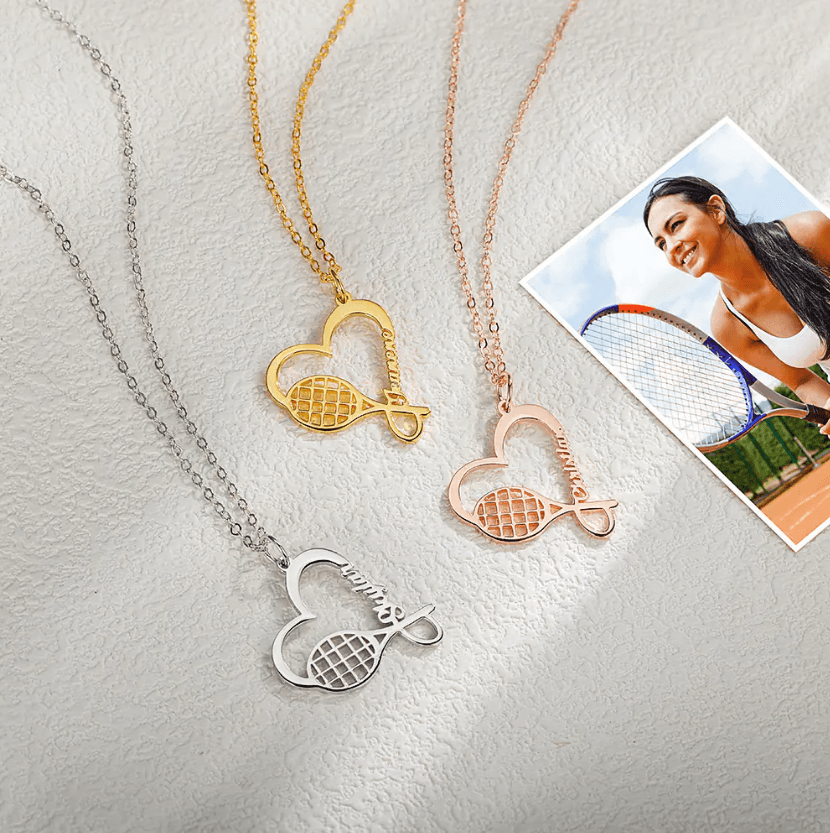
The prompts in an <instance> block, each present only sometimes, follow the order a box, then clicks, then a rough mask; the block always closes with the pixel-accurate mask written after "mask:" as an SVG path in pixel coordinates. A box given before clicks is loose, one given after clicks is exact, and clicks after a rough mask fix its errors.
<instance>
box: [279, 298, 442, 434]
mask: <svg viewBox="0 0 830 833" xmlns="http://www.w3.org/2000/svg"><path fill="white" fill-rule="evenodd" d="M355 315H359V316H363V317H364V318H369V319H371V320H372V321H374V322H375V323H376V324H377V325H378V326H379V327H380V331H381V338H382V340H383V345H384V359H385V363H386V375H387V379H388V381H389V387H388V388H384V389H383V395H384V398H385V399H386V401H385V402H378V401H376V400H374V399H371V398H370V397H368V396H365V395H364V394H362V393H360V391H357V389H356V388H355V387H354V385H352V384H351V383H350V382H347V381H346V380H344V379H340V378H339V377H337V376H330V377H328V378H330V379H332V380H336V381H337V382H338V383H342V384H345V385H348V386H349V387H350V388H352V389H353V390H355V391H356V393H357V394H358V396H359V397H361V398H362V400H363V402H361V403H359V404H361V405H362V404H363V403H366V404H368V406H369V407H367V408H365V409H363V410H361V411H359V412H358V413H357V414H356V415H354V416H353V417H350V418H349V420H348V421H347V422H346V423H345V424H344V425H322V424H321V425H319V426H318V425H309V424H308V423H307V422H303V421H301V420H300V419H298V417H297V415H296V413H295V412H294V411H293V410H292V408H291V405H290V402H289V398H288V395H287V394H286V393H285V392H283V390H282V389H281V388H280V386H279V373H280V370H281V369H282V366H283V365H284V364H285V363H286V362H287V361H288V360H289V359H291V358H293V357H294V356H298V355H300V354H302V353H312V354H317V355H322V356H325V357H326V358H331V357H332V351H331V339H332V336H333V334H334V331H335V330H336V329H337V328H338V327H339V326H340V324H342V323H343V322H344V321H345V320H346V319H348V318H351V317H352V316H355ZM265 386H266V387H267V388H268V393H269V394H270V395H271V398H272V399H273V400H274V401H275V402H276V403H277V404H278V405H280V406H281V407H282V408H284V409H285V410H286V411H287V412H288V414H289V415H290V416H291V418H292V419H293V420H294V421H295V422H296V423H297V424H298V425H302V426H303V428H308V429H309V430H311V431H320V432H323V433H330V432H333V431H342V430H343V429H345V428H348V427H350V426H351V425H352V424H353V423H354V422H357V421H358V420H359V419H362V418H363V417H365V416H369V415H370V414H376V413H382V414H384V416H385V417H386V422H387V423H388V425H389V428H390V430H391V431H392V433H393V434H394V435H395V436H396V437H397V438H398V439H399V440H401V442H405V443H414V442H417V441H418V440H419V439H420V437H421V434H422V433H423V430H424V420H425V419H426V418H427V417H428V416H429V415H430V414H431V411H430V409H429V408H427V407H426V406H423V405H410V404H409V401H408V400H407V398H406V396H405V395H404V394H403V392H402V391H401V389H400V372H399V370H398V354H397V349H396V347H395V328H394V327H393V326H392V320H391V319H390V318H389V315H388V314H387V312H386V310H384V309H383V307H381V306H380V305H379V304H376V303H375V302H374V301H364V300H355V299H354V298H350V299H349V300H348V301H346V302H344V303H342V304H338V305H337V306H336V307H335V308H334V310H333V311H332V313H331V315H329V317H328V318H327V319H326V323H325V324H324V325H323V336H322V340H321V341H320V343H318V344H295V345H293V346H292V347H286V348H285V350H282V351H281V352H280V353H278V354H277V355H276V356H275V357H274V359H273V360H272V361H271V363H270V364H269V365H268V370H267V371H266V373H265ZM395 414H397V415H403V416H407V417H412V419H414V420H415V429H414V430H413V431H412V432H410V433H406V432H405V431H403V430H402V429H401V428H400V427H399V426H398V425H397V424H396V423H395V421H394V417H393V415H395Z"/></svg>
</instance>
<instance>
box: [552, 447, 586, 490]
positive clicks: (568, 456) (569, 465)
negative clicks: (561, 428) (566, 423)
mask: <svg viewBox="0 0 830 833" xmlns="http://www.w3.org/2000/svg"><path fill="white" fill-rule="evenodd" d="M554 437H555V438H556V453H557V454H558V455H559V459H560V460H561V461H562V468H563V469H564V470H565V473H566V474H567V475H568V480H569V481H570V484H571V494H572V495H573V499H574V500H586V499H587V498H588V489H587V488H586V486H585V483H584V481H583V480H582V475H581V474H580V473H579V468H578V467H577V465H576V460H574V454H573V451H571V445H570V443H569V442H568V438H567V437H566V436H565V435H564V434H560V433H559V432H558V431H557V432H555V433H554Z"/></svg>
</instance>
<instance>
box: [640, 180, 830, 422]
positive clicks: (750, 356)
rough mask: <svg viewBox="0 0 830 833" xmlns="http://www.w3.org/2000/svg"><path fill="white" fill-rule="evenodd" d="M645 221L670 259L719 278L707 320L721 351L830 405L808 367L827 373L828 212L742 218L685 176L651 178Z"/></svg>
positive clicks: (827, 389)
mask: <svg viewBox="0 0 830 833" xmlns="http://www.w3.org/2000/svg"><path fill="white" fill-rule="evenodd" d="M643 221H644V222H645V224H646V228H648V230H649V233H650V234H651V236H652V239H653V240H654V243H655V245H656V246H657V247H658V248H659V249H660V250H661V251H662V252H664V254H665V256H666V260H667V261H668V262H669V265H671V266H672V267H674V268H675V269H678V270H680V271H682V272H686V273H687V274H689V275H692V276H693V277H702V276H703V275H705V274H712V275H714V276H715V277H716V278H717V279H718V281H719V282H720V293H719V297H718V299H717V301H716V302H715V306H714V309H713V310H712V316H711V326H712V335H713V336H714V337H715V338H716V339H717V340H718V341H719V342H720V343H721V344H722V345H723V346H724V347H725V348H726V349H727V350H729V351H730V352H731V353H733V354H734V355H736V356H737V357H738V358H740V359H742V360H744V361H746V362H747V363H749V364H751V365H753V366H754V367H756V368H758V369H760V370H763V371H765V372H767V373H769V374H770V375H772V376H774V377H775V378H777V379H779V380H781V381H782V382H784V383H785V384H786V385H787V386H788V387H790V388H791V389H792V390H793V391H794V392H795V393H796V394H797V395H798V396H799V398H801V399H802V400H803V401H804V402H807V403H809V404H811V405H819V406H823V407H830V384H828V383H827V382H825V381H824V380H823V379H821V378H820V377H819V376H817V375H816V374H815V373H813V372H812V371H811V370H809V369H808V368H809V367H811V366H812V365H814V364H817V363H818V364H820V365H821V366H822V367H823V368H825V369H826V370H828V371H830V219H828V218H827V217H826V216H825V215H824V214H822V213H821V212H820V211H805V212H801V213H799V214H793V215H791V216H789V217H785V218H783V219H781V220H775V221H774V222H771V223H742V222H741V221H740V220H739V219H738V217H737V215H736V214H735V211H734V209H733V208H732V205H731V204H730V202H729V200H728V199H727V197H726V195H725V194H724V193H723V192H722V191H721V190H720V189H719V188H717V187H716V186H715V185H712V184H711V183H710V182H707V181H706V180H705V179H700V178H699V177H693V176H683V177H674V178H670V179H661V180H658V181H657V182H656V183H655V184H654V185H653V186H652V188H651V191H650V193H649V196H648V199H647V200H646V204H645V208H644V210H643ZM821 430H822V433H824V434H830V423H828V424H827V425H825V426H824V427H823V428H822V429H821Z"/></svg>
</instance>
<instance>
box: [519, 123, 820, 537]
mask: <svg viewBox="0 0 830 833" xmlns="http://www.w3.org/2000/svg"><path fill="white" fill-rule="evenodd" d="M724 125H729V126H730V127H732V128H733V129H734V130H736V131H737V132H738V133H739V134H740V135H741V136H742V137H743V138H744V139H746V140H747V141H748V142H750V143H751V144H752V145H753V146H754V147H755V148H756V149H757V150H758V152H759V153H760V154H761V155H762V156H763V158H764V159H766V161H767V162H768V163H769V164H770V165H771V166H772V167H773V168H775V170H777V171H778V173H780V174H781V176H783V177H784V178H785V179H786V180H787V181H788V182H789V183H790V185H792V186H793V187H794V188H795V189H796V190H797V191H799V192H800V193H801V194H802V195H803V196H804V197H806V198H807V199H808V200H810V201H811V202H812V203H813V204H814V205H815V206H816V207H817V208H818V209H819V210H821V211H823V212H824V214H825V215H826V216H828V217H830V211H828V210H827V208H826V207H825V206H824V205H823V204H822V203H821V201H820V200H817V199H816V198H815V197H814V196H813V195H812V194H811V193H810V192H809V191H807V190H806V189H805V188H803V187H802V186H801V184H800V183H798V182H797V181H796V180H795V179H793V178H792V177H791V176H790V174H789V173H788V172H787V171H786V170H784V168H782V167H781V165H779V164H778V162H776V161H775V160H774V159H773V158H772V157H771V156H770V155H769V154H768V153H767V152H766V151H765V150H764V149H763V148H762V147H761V146H760V145H759V144H758V143H757V142H756V141H755V140H754V139H753V138H752V137H751V136H749V135H748V134H747V133H746V131H745V130H743V129H741V128H740V127H739V126H738V125H737V124H735V122H734V121H733V120H732V119H731V118H730V117H729V116H724V117H723V118H722V119H720V121H718V122H717V123H716V124H714V125H713V126H712V127H710V128H709V129H708V130H707V131H705V132H704V133H703V134H701V135H700V136H699V137H698V138H697V139H695V140H694V141H693V142H691V143H690V144H689V145H687V146H686V147H685V148H684V149H683V150H681V151H680V152H679V153H677V154H675V156H673V157H672V158H671V159H670V160H669V161H668V162H666V164H665V165H663V166H662V167H660V168H659V169H658V170H657V171H655V172H654V173H653V174H651V175H650V176H648V177H646V178H645V179H644V180H643V183H645V184H643V183H641V184H640V185H638V186H637V187H636V188H633V189H632V190H631V191H629V192H628V194H626V196H624V197H623V198H622V199H621V200H618V201H617V202H616V203H615V204H614V205H613V206H611V208H609V209H608V210H607V211H605V212H604V213H603V214H601V215H600V216H599V217H597V219H596V220H594V221H593V222H592V223H591V224H590V225H589V226H586V227H585V228H584V229H582V231H580V232H579V233H578V234H577V235H576V236H574V237H572V238H571V239H570V240H569V241H568V242H567V243H565V244H564V245H563V246H561V247H560V248H559V249H557V250H556V251H555V252H554V253H553V254H552V255H550V257H547V258H545V260H543V261H542V262H541V263H540V264H539V265H538V266H537V267H536V268H535V269H533V270H531V271H530V272H529V273H528V274H527V275H525V277H524V278H522V280H521V285H522V287H523V288H524V289H525V290H527V292H528V293H530V295H532V296H533V297H534V298H535V299H536V300H537V301H538V302H539V304H541V306H542V308H543V309H545V310H547V312H548V313H549V314H550V315H552V316H553V317H554V318H555V319H556V320H557V321H558V322H559V323H560V324H561V325H562V326H563V327H564V328H565V329H566V330H567V331H568V332H569V333H570V334H571V335H572V336H573V337H574V338H575V339H576V340H577V341H578V342H579V343H580V344H581V345H582V346H583V347H584V348H585V349H586V350H587V351H588V352H589V353H590V354H591V355H592V356H593V357H594V358H595V359H597V361H599V363H600V364H601V365H602V366H603V367H604V368H605V369H606V370H607V371H608V372H609V373H611V375H612V376H613V377H614V378H615V379H616V380H617V381H618V382H619V383H620V384H621V385H622V386H623V387H624V388H625V389H626V390H627V391H629V392H630V393H631V394H633V395H634V396H635V397H636V398H637V400H638V401H640V402H641V403H642V404H643V405H645V406H646V408H647V409H648V410H649V411H650V412H651V413H652V414H653V415H654V416H655V417H657V419H658V420H659V421H660V422H661V423H663V425H665V426H666V428H668V429H669V431H670V432H671V434H672V436H674V437H676V438H677V439H678V440H679V441H680V443H682V444H683V445H684V446H686V448H688V449H689V450H690V451H691V452H692V453H693V454H694V455H695V456H696V457H697V458H698V459H700V460H702V461H703V463H704V464H705V465H706V466H707V467H708V468H709V469H710V470H711V471H713V472H714V473H715V474H716V475H717V476H718V477H719V478H720V479H721V480H722V481H723V482H724V483H725V484H726V485H727V486H728V487H729V489H730V490H731V491H732V492H733V493H734V494H736V495H737V496H738V497H739V498H740V499H741V500H742V501H743V502H744V503H745V504H746V505H747V506H748V507H749V508H750V509H751V510H752V511H753V512H754V513H755V514H756V515H757V516H758V517H760V518H761V520H763V521H764V523H765V524H766V525H767V526H768V527H769V528H770V529H772V530H773V532H775V533H776V534H777V535H778V536H779V537H780V538H781V539H782V540H783V541H784V542H785V543H786V544H787V545H788V546H789V547H790V549H792V550H793V552H798V551H799V550H800V549H801V548H802V547H804V546H805V545H806V544H808V543H809V542H810V541H812V540H813V538H815V537H816V536H817V535H818V534H819V533H820V532H822V531H823V530H825V529H827V527H828V526H830V516H828V517H827V519H826V520H825V521H824V523H822V524H821V525H820V526H818V527H816V529H814V530H813V531H812V532H811V533H810V534H809V535H807V536H806V537H804V538H802V539H801V541H799V542H798V543H796V542H795V541H793V540H792V539H791V538H790V537H789V536H788V535H787V534H786V533H785V532H783V531H782V530H781V529H779V528H778V527H777V526H776V525H775V523H774V522H773V521H772V520H771V519H770V518H769V517H767V516H766V515H765V514H764V513H763V512H762V511H761V510H760V509H759V508H758V507H757V506H756V505H755V504H754V503H753V502H752V501H751V500H750V499H749V498H748V497H747V496H746V495H745V494H744V493H743V492H742V491H741V490H740V489H739V488H738V487H737V486H736V485H735V484H734V483H733V482H732V481H731V480H730V479H729V478H728V477H726V475H724V474H723V472H721V471H720V469H718V468H717V466H715V465H714V464H713V463H711V462H710V461H709V460H708V459H707V458H706V456H705V455H704V454H703V453H702V452H701V451H699V450H698V449H697V448H695V446H694V445H692V444H691V443H690V442H689V441H688V440H685V439H683V438H682V437H681V436H679V435H678V434H677V433H676V432H675V431H674V429H673V428H672V427H671V426H670V425H669V424H668V423H667V422H666V420H665V419H664V418H663V417H662V416H661V415H660V414H659V413H658V412H657V411H656V410H655V409H654V408H653V407H652V406H651V405H649V403H648V402H647V401H646V400H645V399H643V397H642V396H640V394H638V393H637V391H636V390H634V389H633V388H632V387H630V386H629V385H628V384H627V383H626V382H625V381H624V380H623V379H622V377H621V376H620V375H619V374H618V373H617V371H616V370H615V369H614V368H613V366H612V365H610V364H609V363H608V362H606V361H605V360H604V359H603V357H602V356H601V355H600V354H599V353H598V352H597V351H596V350H594V349H593V347H591V345H590V344H588V342H587V341H585V339H584V338H582V336H581V335H580V334H579V333H578V332H577V331H576V330H574V328H573V327H572V326H571V325H570V324H569V323H568V322H567V321H565V320H564V319H563V318H560V317H559V315H558V314H557V313H556V312H554V310H553V309H551V308H550V307H549V306H548V305H547V304H546V303H545V301H544V300H543V299H542V298H541V297H540V296H539V295H538V293H536V292H535V291H534V290H533V289H532V288H531V287H530V285H529V283H530V281H531V280H532V279H533V278H534V277H535V276H536V275H537V274H538V273H539V272H541V271H542V270H543V269H544V268H545V267H546V266H547V265H548V264H550V263H551V262H552V261H553V260H555V259H556V258H558V257H559V256H560V255H562V254H564V253H565V252H566V251H567V250H568V249H570V248H571V247H572V246H573V245H575V244H576V243H577V242H578V241H579V240H580V239H582V238H583V237H585V236H586V235H588V234H590V233H591V231H593V230H594V229H595V228H596V227H597V226H599V225H600V224H602V223H603V222H605V220H607V219H608V218H609V217H610V216H611V215H612V214H614V212H616V211H617V210H618V209H619V208H621V207H622V206H623V205H625V204H626V203H628V202H629V201H630V200H632V199H633V198H634V197H635V196H636V195H637V194H639V193H640V192H641V191H643V190H644V189H645V188H646V187H647V184H648V183H651V182H653V181H654V180H655V179H657V178H658V177H659V176H660V175H661V174H663V173H665V172H666V171H667V170H668V169H669V168H671V167H672V166H673V165H675V164H677V163H678V162H679V161H680V160H681V159H683V157H684V156H686V155H687V154H689V153H690V152H691V151H692V150H694V149H695V148H696V147H697V146H698V145H701V144H703V142H705V141H706V140H707V139H708V138H709V137H710V136H711V135H712V134H713V133H715V132H716V131H717V130H719V129H720V128H721V127H723V126H724ZM610 303H614V302H613V301H611V302H610ZM827 465H830V462H829V463H827Z"/></svg>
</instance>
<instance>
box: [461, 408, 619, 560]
mask: <svg viewBox="0 0 830 833" xmlns="http://www.w3.org/2000/svg"><path fill="white" fill-rule="evenodd" d="M525 420H526V421H529V422H540V423H542V425H544V426H545V427H546V428H547V429H548V431H550V433H551V434H552V435H553V438H554V443H555V446H556V454H557V456H558V457H559V459H560V460H561V461H562V468H563V469H564V471H565V474H566V475H567V476H568V483H569V485H570V491H571V498H572V502H570V503H569V502H567V501H561V500H551V499H550V498H547V497H545V496H544V495H540V494H538V493H536V492H534V491H532V490H531V489H525V488H523V487H521V486H518V487H508V488H499V489H494V490H493V491H491V492H488V493H487V494H486V495H485V496H484V497H482V498H481V499H480V500H479V501H478V503H476V505H475V508H474V509H473V511H472V513H470V512H468V511H467V510H466V509H465V508H464V507H463V505H462V503H461V491H460V490H461V484H462V482H463V481H464V479H465V478H466V477H467V476H468V475H469V474H471V473H472V472H474V471H479V470H481V469H503V468H507V466H508V462H507V460H506V459H505V456H504V440H505V437H506V436H507V432H508V431H509V430H510V429H511V428H512V427H513V426H514V425H515V424H516V423H517V422H522V421H525ZM493 453H494V455H495V456H493V457H484V458H482V459H479V460H473V461H472V462H471V463H467V465H466V466H462V467H461V468H460V469H459V470H458V471H457V472H456V473H455V474H454V475H453V478H452V480H451V481H450V485H449V487H448V489H447V496H448V497H449V501H450V506H452V510H453V512H455V514H456V515H458V517H459V518H461V520H462V521H464V523H468V524H470V526H474V527H476V529H478V530H480V531H481V532H483V533H484V534H485V535H486V536H487V537H488V538H492V539H493V540H494V541H500V542H502V543H510V544H518V543H521V542H524V541H530V540H532V539H533V538H536V537H537V536H538V535H541V534H542V533H543V532H544V531H545V530H546V529H547V528H548V527H549V526H550V525H551V524H552V523H553V522H554V521H555V520H558V519H559V518H561V517H562V516H563V515H567V514H572V515H573V516H574V519H575V520H576V522H577V523H578V524H579V525H580V526H581V527H582V528H583V529H584V530H585V531H586V532H587V533H589V534H590V535H593V536H594V537H596V538H604V537H606V536H607V535H610V534H611V532H612V531H613V530H614V522H615V521H614V513H613V511H612V510H613V508H614V507H615V506H617V505H618V503H617V501H616V500H589V494H588V489H587V488H586V486H585V482H584V481H583V480H582V475H581V474H580V473H579V469H578V467H577V465H576V461H575V460H574V456H573V452H572V451H571V446H570V443H569V442H568V438H567V437H566V436H565V431H564V429H563V428H562V424H561V423H560V422H559V420H558V419H557V418H556V417H555V416H554V415H553V414H552V413H550V411H547V410H545V408H542V407H541V406H540V405H517V406H514V407H512V408H510V410H509V411H507V412H506V413H504V414H503V415H502V417H501V419H499V421H498V423H497V425H496V431H495V433H494V434H493ZM594 516H598V517H599V519H600V521H601V522H600V524H599V525H593V524H591V523H589V522H588V520H589V519H591V518H592V517H594Z"/></svg>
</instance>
